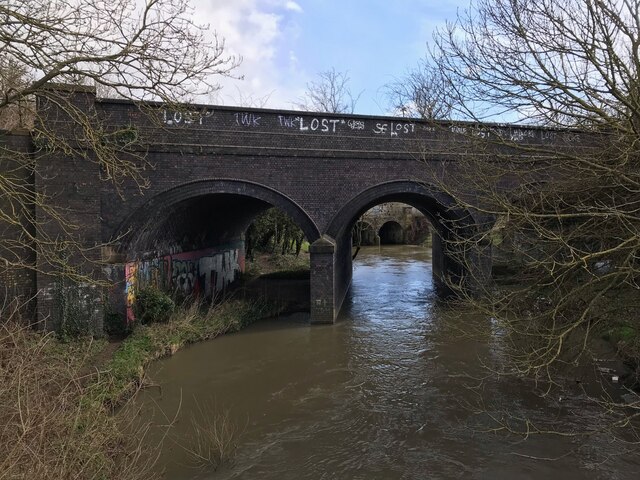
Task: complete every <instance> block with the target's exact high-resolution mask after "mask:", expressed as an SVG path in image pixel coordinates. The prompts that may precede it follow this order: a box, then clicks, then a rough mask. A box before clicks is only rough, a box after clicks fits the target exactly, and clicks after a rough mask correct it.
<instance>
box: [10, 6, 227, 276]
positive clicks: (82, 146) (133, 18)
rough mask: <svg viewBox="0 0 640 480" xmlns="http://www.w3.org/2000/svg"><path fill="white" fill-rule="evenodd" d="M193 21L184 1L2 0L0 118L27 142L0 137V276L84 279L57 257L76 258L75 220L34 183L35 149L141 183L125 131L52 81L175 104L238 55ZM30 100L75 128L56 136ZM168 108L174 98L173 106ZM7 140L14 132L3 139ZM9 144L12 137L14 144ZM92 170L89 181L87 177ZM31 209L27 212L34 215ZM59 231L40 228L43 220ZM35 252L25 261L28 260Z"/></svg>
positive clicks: (138, 159) (206, 89) (210, 85)
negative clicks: (37, 272) (103, 121)
mask: <svg viewBox="0 0 640 480" xmlns="http://www.w3.org/2000/svg"><path fill="white" fill-rule="evenodd" d="M208 35H209V33H208V32H207V28H206V27H204V26H199V25H197V24H196V23H194V20H193V19H192V11H191V7H190V6H189V3H188V0H145V1H142V2H141V1H138V0H108V1H107V0H31V1H28V2H25V1H23V0H9V1H4V2H2V4H0V41H1V43H2V49H1V51H0V120H1V124H2V125H1V126H2V127H4V128H8V129H11V128H15V127H18V126H21V127H27V128H30V129H32V138H33V139H34V143H35V146H36V151H35V152H26V151H25V148H24V145H22V146H21V147H20V146H19V145H18V144H16V142H14V141H13V140H11V139H10V138H9V137H6V138H9V140H6V141H4V137H3V139H2V140H3V141H0V207H1V209H0V279H2V281H3V283H5V285H7V286H11V284H12V282H14V281H15V279H16V278H17V277H16V276H17V275H18V276H19V275H21V274H19V273H16V272H20V271H23V270H24V269H27V270H31V271H33V270H34V269H36V268H38V267H37V265H38V264H39V265H45V266H46V268H43V269H42V273H47V274H52V275H65V276H67V277H69V278H74V279H75V280H78V281H79V280H80V279H82V278H84V279H87V277H86V276H84V274H83V273H82V272H81V271H79V270H78V269H75V268H72V266H71V265H70V264H69V262H68V258H69V257H70V256H73V255H76V256H78V255H79V256H83V253H84V252H83V247H82V245H81V244H80V243H79V242H78V241H77V236H76V235H75V233H76V231H77V228H78V225H75V224H74V222H73V221H71V220H70V219H69V217H68V216H66V214H65V212H64V209H62V208H60V206H56V205H55V204H54V202H52V199H51V198H48V197H47V196H46V194H44V193H43V192H36V191H35V189H34V187H33V176H34V175H37V174H38V171H37V169H35V168H34V167H35V165H36V163H37V160H38V158H39V157H40V156H41V155H46V154H47V153H50V152H52V151H61V152H64V153H65V154H66V155H68V156H73V157H74V158H76V159H82V160H83V161H86V162H94V163H96V164H97V165H99V167H100V172H101V177H102V180H105V181H108V182H111V183H112V184H113V185H115V186H116V187H118V186H119V185H120V183H121V182H123V181H125V180H127V181H129V180H133V181H134V182H136V183H137V185H138V186H139V187H140V188H144V187H145V185H146V179H145V177H144V168H145V165H146V161H145V158H144V155H143V154H140V153H136V152H134V151H133V150H132V149H131V147H132V145H133V144H134V143H135V141H136V138H135V135H134V134H133V132H130V131H123V132H108V131H106V130H105V129H104V128H103V127H102V126H101V125H100V124H99V123H98V121H97V119H96V118H94V116H93V114H92V112H91V111H90V109H86V108H83V107H82V106H81V105H77V104H76V103H74V102H73V101H72V96H71V95H69V94H68V92H65V90H64V89H61V88H51V85H52V84H53V83H57V84H74V85H80V86H91V87H96V88H98V89H99V90H101V91H102V92H103V93H104V92H106V94H107V95H109V96H117V97H119V98H123V99H130V100H141V99H145V100H147V99H149V100H157V101H161V102H166V103H171V104H174V105H178V104H179V103H180V102H185V101H188V100H190V99H192V98H193V97H194V96H196V95H206V94H208V93H210V92H211V91H214V90H216V89H217V88H219V87H218V85H217V83H216V78H217V76H219V75H229V74H230V73H231V71H232V70H233V68H234V67H235V66H236V65H237V64H238V59H236V58H234V57H230V56H225V54H224V42H223V41H221V40H219V39H218V38H217V37H216V36H215V33H211V37H208ZM36 99H37V101H38V102H39V103H40V105H49V106H52V107H53V108H55V109H56V111H58V112H59V114H60V115H62V116H66V117H67V118H68V119H69V120H70V121H71V122H73V124H75V126H76V129H77V130H76V131H77V132H79V133H78V135H77V136H76V138H73V139H71V140H67V139H65V138H61V137H60V136H59V134H58V133H57V131H56V129H55V127H52V126H51V125H49V124H48V123H47V122H45V121H42V119H39V118H38V117H37V111H36V109H34V108H32V107H33V106H34V105H35V103H36ZM177 108H178V107H177ZM14 140H15V139H14ZM18 143H20V142H18ZM98 180H99V179H96V181H98ZM36 211H38V212H39V213H38V215H36ZM51 222H55V223H57V224H58V225H60V226H61V230H62V231H64V232H65V233H66V234H65V235H64V236H56V237H55V238H52V237H50V236H48V235H47V229H46V228H44V226H45V225H46V224H50V223H51ZM36 256H37V257H38V258H39V260H40V261H39V262H38V263H36V262H35V261H34V260H33V259H34V258H35V257H36Z"/></svg>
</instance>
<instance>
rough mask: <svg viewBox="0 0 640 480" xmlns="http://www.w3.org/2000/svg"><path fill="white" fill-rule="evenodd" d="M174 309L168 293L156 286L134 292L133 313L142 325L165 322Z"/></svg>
mask: <svg viewBox="0 0 640 480" xmlns="http://www.w3.org/2000/svg"><path fill="white" fill-rule="evenodd" d="M174 309H175V303H174V301H173V300H172V299H171V297H170V296H169V295H167V294H166V293H164V292H161V291H160V290H158V289H157V288H141V289H139V290H138V291H137V292H136V301H135V303H134V305H133V313H134V314H135V316H136V319H137V320H138V321H139V322H140V323H141V324H143V325H145V324H147V323H152V322H166V321H167V320H169V317H170V316H171V313H172V312H173V310H174Z"/></svg>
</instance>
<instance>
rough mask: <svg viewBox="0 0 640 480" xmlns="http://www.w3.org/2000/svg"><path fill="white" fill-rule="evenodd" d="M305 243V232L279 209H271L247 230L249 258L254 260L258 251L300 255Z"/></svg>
mask: <svg viewBox="0 0 640 480" xmlns="http://www.w3.org/2000/svg"><path fill="white" fill-rule="evenodd" d="M304 243H305V242H304V232H303V231H302V230H301V229H300V227H298V226H297V225H296V223H295V222H294V221H293V219H292V218H291V217H290V216H289V215H287V214H286V213H284V212H282V211H280V210H278V209H277V208H270V209H269V210H266V211H265V212H263V213H261V214H260V215H258V216H257V217H256V218H255V219H254V220H253V223H252V224H251V225H250V226H249V228H248V229H247V234H246V246H247V258H248V259H252V258H253V257H254V254H255V252H256V251H259V252H269V253H272V254H274V253H280V254H282V255H285V254H288V253H295V254H296V255H299V254H300V251H301V250H302V247H303V244H304Z"/></svg>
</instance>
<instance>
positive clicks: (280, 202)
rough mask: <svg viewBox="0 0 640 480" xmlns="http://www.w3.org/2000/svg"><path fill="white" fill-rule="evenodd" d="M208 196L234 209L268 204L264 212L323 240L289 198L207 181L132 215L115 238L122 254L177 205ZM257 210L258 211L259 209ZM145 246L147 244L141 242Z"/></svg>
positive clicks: (256, 187) (254, 186) (247, 185)
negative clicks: (275, 212) (272, 211)
mask: <svg viewBox="0 0 640 480" xmlns="http://www.w3.org/2000/svg"><path fill="white" fill-rule="evenodd" d="M208 196H226V197H228V200H229V204H230V207H231V204H232V203H238V201H244V202H254V204H257V203H256V202H259V203H261V204H264V206H263V207H262V208H267V207H268V206H274V207H276V208H279V209H280V210H282V211H284V212H285V213H287V214H288V215H289V216H290V217H291V218H292V219H293V221H294V222H295V223H296V224H297V225H298V226H299V227H300V228H301V229H302V231H303V232H304V234H305V236H306V238H307V239H308V241H309V242H313V241H315V240H316V239H318V238H319V237H320V232H319V230H318V227H317V226H316V224H315V223H314V221H313V220H312V219H311V218H310V217H309V215H308V214H307V213H306V212H305V211H304V209H303V208H302V207H300V206H299V205H298V204H297V203H296V202H294V201H293V200H292V199H291V198H289V197H287V196H286V195H284V194H282V193H280V192H278V191H276V190H274V189H272V188H269V187H266V186H264V185H260V184H258V183H254V182H247V181H240V180H235V179H204V180H197V181H193V182H189V183H185V184H182V185H179V186H176V187H173V188H171V189H168V190H166V191H164V192H161V193H158V194H157V195H155V196H154V197H152V198H151V199H149V200H148V201H147V202H145V203H144V204H143V205H141V206H139V207H138V208H137V209H136V210H135V211H134V212H132V213H131V214H129V215H128V216H127V218H126V219H125V220H124V221H122V222H121V223H120V225H119V226H118V228H117V229H116V230H115V232H114V233H113V235H112V238H113V239H118V240H117V243H118V250H119V251H120V252H121V253H125V252H127V251H128V250H129V249H130V248H131V247H132V245H133V244H135V243H136V242H138V241H140V238H141V235H143V234H142V233H141V232H147V231H148V232H151V233H150V234H149V235H153V232H152V229H150V228H149V226H150V225H152V224H154V223H159V222H163V221H165V219H166V217H167V216H169V215H171V213H172V211H173V210H172V209H174V208H175V206H176V205H180V204H182V203H184V202H186V201H190V200H193V199H198V198H204V197H208ZM226 197H225V198H226ZM220 198H222V197H220ZM234 199H235V200H236V202H234ZM240 203H241V202H240ZM253 206H254V207H255V205H253ZM239 208H242V207H239ZM141 243H145V242H144V241H141Z"/></svg>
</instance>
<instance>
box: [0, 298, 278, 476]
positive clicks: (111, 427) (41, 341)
mask: <svg viewBox="0 0 640 480" xmlns="http://www.w3.org/2000/svg"><path fill="white" fill-rule="evenodd" d="M275 313H277V309H276V308H275V307H274V306H273V305H269V304H267V303H265V302H255V301H254V302H245V301H240V300H231V301H226V302H224V303H222V304H220V305H217V306H214V307H208V308H205V307H203V306H201V305H198V304H193V305H191V306H189V307H186V308H182V309H176V310H175V311H174V312H173V313H172V315H171V317H170V318H169V319H168V321H166V322H164V323H151V324H148V325H142V326H139V327H137V328H135V329H134V331H133V333H132V334H131V335H129V336H128V337H127V338H126V339H124V340H123V341H122V343H121V344H120V345H119V346H118V348H117V349H115V351H113V352H112V353H111V351H110V348H112V347H113V345H109V344H108V342H107V341H106V340H95V339H92V338H78V339H73V340H63V339H60V338H57V337H56V336H55V335H54V334H53V333H42V332H36V331H34V330H33V329H31V328H28V327H25V326H24V324H21V323H20V321H19V320H20V319H19V318H18V315H17V313H16V312H7V311H0V318H2V319H3V323H2V325H0V480H5V479H7V480H8V479H17V478H29V479H31V478H34V479H39V480H40V479H42V480H48V479H60V478H65V479H105V480H106V479H112V478H119V479H123V480H133V479H143V478H152V477H153V474H152V470H151V469H152V466H153V459H154V455H153V454H151V455H150V454H149V452H143V448H142V445H143V439H144V437H145V434H146V432H147V430H148V427H149V426H146V425H139V424H137V423H136V421H135V416H134V415H132V414H128V412H127V411H126V409H125V411H124V412H121V413H119V414H118V415H113V412H114V409H115V408H116V407H120V406H123V405H125V403H126V401H127V400H128V399H130V398H131V397H132V396H133V395H134V394H135V392H136V391H137V390H138V389H139V388H141V387H143V386H144V385H145V375H144V372H145V368H146V367H147V365H148V364H149V363H150V362H152V361H153V360H154V359H156V358H159V357H162V356H165V355H170V354H173V353H175V351H177V350H178V349H180V348H182V347H183V346H185V345H187V344H189V343H193V342H198V341H202V340H206V339H210V338H215V337H217V336H218V335H222V334H224V333H227V332H234V331H237V330H240V329H241V328H243V327H244V326H246V325H248V324H250V323H251V322H253V321H254V320H256V319H259V318H262V317H265V316H269V315H271V314H275ZM105 352H107V353H108V355H106V358H104V357H105ZM198 432H199V433H198V438H197V440H198V441H197V442H195V443H193V445H195V446H194V447H192V448H193V450H194V452H196V453H195V454H196V455H199V456H200V457H201V460H203V461H204V459H207V458H208V459H209V461H211V462H220V461H223V460H224V459H226V458H227V457H228V455H229V452H231V451H232V450H233V448H232V445H231V443H232V439H233V435H232V433H233V432H232V430H231V425H229V423H228V421H227V422H225V421H224V418H223V419H222V420H220V421H218V420H216V422H214V423H211V422H209V423H206V422H203V423H202V425H201V427H200V430H198ZM225 439H227V440H228V441H229V442H230V445H228V446H225ZM207 445H208V446H207Z"/></svg>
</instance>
